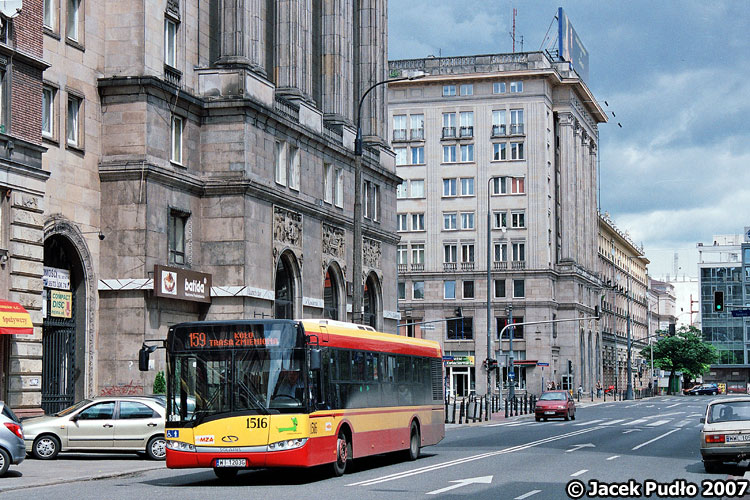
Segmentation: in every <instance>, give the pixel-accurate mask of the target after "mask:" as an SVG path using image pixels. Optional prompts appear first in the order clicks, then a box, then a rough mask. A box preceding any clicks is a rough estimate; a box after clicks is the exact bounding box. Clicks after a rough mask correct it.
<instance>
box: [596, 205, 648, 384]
mask: <svg viewBox="0 0 750 500" xmlns="http://www.w3.org/2000/svg"><path fill="white" fill-rule="evenodd" d="M599 262H600V272H601V277H602V282H603V283H602V284H603V288H602V290H601V299H602V309H601V319H600V321H599V324H600V328H601V335H602V344H601V347H602V349H601V360H602V385H603V386H604V387H609V386H615V388H616V389H617V390H618V391H624V390H626V389H627V368H628V332H629V333H630V343H631V344H630V357H631V359H630V363H631V371H632V379H631V381H632V384H633V389H640V388H643V387H648V382H649V380H651V379H652V377H651V378H650V377H649V374H650V372H651V366H650V363H649V362H648V361H649V360H648V359H645V358H643V357H641V355H640V351H641V349H642V348H643V347H645V346H646V345H648V336H649V335H650V334H652V333H653V332H649V328H648V322H649V320H650V318H649V306H648V285H649V278H648V269H647V267H646V266H647V265H648V264H649V260H648V259H647V258H646V256H645V255H644V254H643V248H640V247H638V246H636V245H635V243H633V241H632V240H631V239H630V237H629V236H628V235H627V234H626V233H623V232H622V231H621V230H620V229H618V228H617V226H616V225H615V223H614V222H613V221H612V219H610V218H609V216H608V215H607V214H603V215H601V214H600V216H599Z"/></svg>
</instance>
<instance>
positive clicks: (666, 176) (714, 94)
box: [388, 0, 750, 277]
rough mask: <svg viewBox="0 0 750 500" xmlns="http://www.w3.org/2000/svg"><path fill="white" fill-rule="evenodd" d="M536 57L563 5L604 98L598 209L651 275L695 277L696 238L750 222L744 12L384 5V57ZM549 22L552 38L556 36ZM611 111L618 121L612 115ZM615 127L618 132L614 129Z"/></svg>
mask: <svg viewBox="0 0 750 500" xmlns="http://www.w3.org/2000/svg"><path fill="white" fill-rule="evenodd" d="M513 7H515V8H516V9H517V11H518V14H517V17H516V51H521V47H520V37H521V36H523V50H524V51H536V50H540V48H542V46H544V47H546V46H547V43H544V39H545V33H546V32H547V29H548V28H549V26H550V23H551V22H552V20H553V18H554V16H555V15H556V13H557V8H558V7H563V9H564V10H565V12H566V14H567V15H568V17H569V18H570V20H571V23H572V24H573V27H574V28H575V29H576V31H577V33H578V36H579V37H580V38H581V41H582V42H583V44H584V45H585V47H586V48H587V49H588V51H589V68H590V69H589V78H588V81H587V84H588V86H589V88H590V89H591V90H592V92H593V93H594V95H595V96H596V98H597V99H599V100H606V101H607V102H608V104H609V107H605V110H606V111H608V112H610V122H609V123H607V124H604V125H601V126H600V129H599V130H600V154H601V207H602V211H607V212H609V213H610V214H611V216H612V218H613V219H614V220H615V222H616V224H617V226H618V227H619V228H620V229H622V230H623V231H625V230H627V231H629V233H630V235H631V237H632V238H633V240H634V241H635V242H636V243H639V244H640V243H643V245H644V248H645V252H646V256H647V257H648V258H649V259H650V260H651V265H650V266H649V270H650V273H651V275H652V276H654V277H664V276H665V275H666V274H667V273H672V274H673V271H672V268H673V261H674V253H675V252H679V255H680V261H679V266H680V267H681V268H682V269H681V270H680V275H683V274H687V275H688V276H691V275H692V276H696V275H697V266H696V263H697V252H696V250H695V246H696V243H697V242H704V243H709V244H710V243H712V241H713V240H712V238H713V235H714V234H739V233H742V232H743V229H744V227H745V226H750V125H748V121H749V120H748V117H750V33H748V28H749V27H750V9H749V8H748V7H750V4H749V3H747V2H745V1H734V0H712V1H709V2H707V1H705V0H704V1H693V0H659V1H654V0H627V1H605V0H576V1H565V0H557V1H547V0H528V1H520V0H515V1H511V0H460V1H456V0H389V42H388V43H389V58H390V59H406V58H418V57H425V56H428V55H435V56H439V55H442V56H444V57H445V56H457V55H471V54H487V53H504V52H511V50H512V45H511V43H512V42H511V38H510V35H509V33H510V31H511V24H512V20H511V12H512V9H513ZM556 33H557V30H556V26H554V27H553V28H552V29H551V30H550V36H552V37H553V38H556V36H557V35H556ZM611 112H614V113H615V114H616V117H614V118H612V117H611ZM618 122H619V123H620V124H622V128H620V127H618V125H617V123H618Z"/></svg>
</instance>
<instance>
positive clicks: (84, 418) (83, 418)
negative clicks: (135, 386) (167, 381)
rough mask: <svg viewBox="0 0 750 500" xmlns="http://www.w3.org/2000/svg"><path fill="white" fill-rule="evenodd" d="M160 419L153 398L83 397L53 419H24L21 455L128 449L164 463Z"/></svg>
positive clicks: (160, 410)
mask: <svg viewBox="0 0 750 500" xmlns="http://www.w3.org/2000/svg"><path fill="white" fill-rule="evenodd" d="M164 415H165V408H164V407H163V406H162V405H161V404H160V402H159V401H158V400H157V399H155V398H149V397H136V396H132V397H131V396H121V397H100V398H94V399H84V400H83V401H80V402H79V403H77V404H75V405H73V406H71V407H70V408H67V409H65V410H63V411H61V412H59V413H56V414H55V415H46V416H43V417H37V418H32V419H29V420H24V422H23V430H24V441H25V444H26V451H27V452H29V453H31V454H32V455H33V456H34V457H36V458H39V459H42V460H50V459H53V458H55V457H56V456H57V454H58V453H60V452H61V451H63V452H64V451H97V452H102V451H104V452H109V451H117V452H123V451H125V452H128V451H133V452H137V453H145V454H146V455H148V456H149V457H150V458H151V459H153V460H164V458H165V457H166V440H165V439H164Z"/></svg>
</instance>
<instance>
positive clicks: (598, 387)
mask: <svg viewBox="0 0 750 500" xmlns="http://www.w3.org/2000/svg"><path fill="white" fill-rule="evenodd" d="M649 385H651V384H649ZM596 397H597V398H600V397H602V381H601V380H597V381H596Z"/></svg>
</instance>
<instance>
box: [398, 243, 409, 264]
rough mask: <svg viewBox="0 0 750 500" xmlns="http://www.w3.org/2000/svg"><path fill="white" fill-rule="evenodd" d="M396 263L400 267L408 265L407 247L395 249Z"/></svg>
mask: <svg viewBox="0 0 750 500" xmlns="http://www.w3.org/2000/svg"><path fill="white" fill-rule="evenodd" d="M396 263H397V264H398V265H400V266H401V265H406V264H408V263H409V246H408V245H398V247H396Z"/></svg>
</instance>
